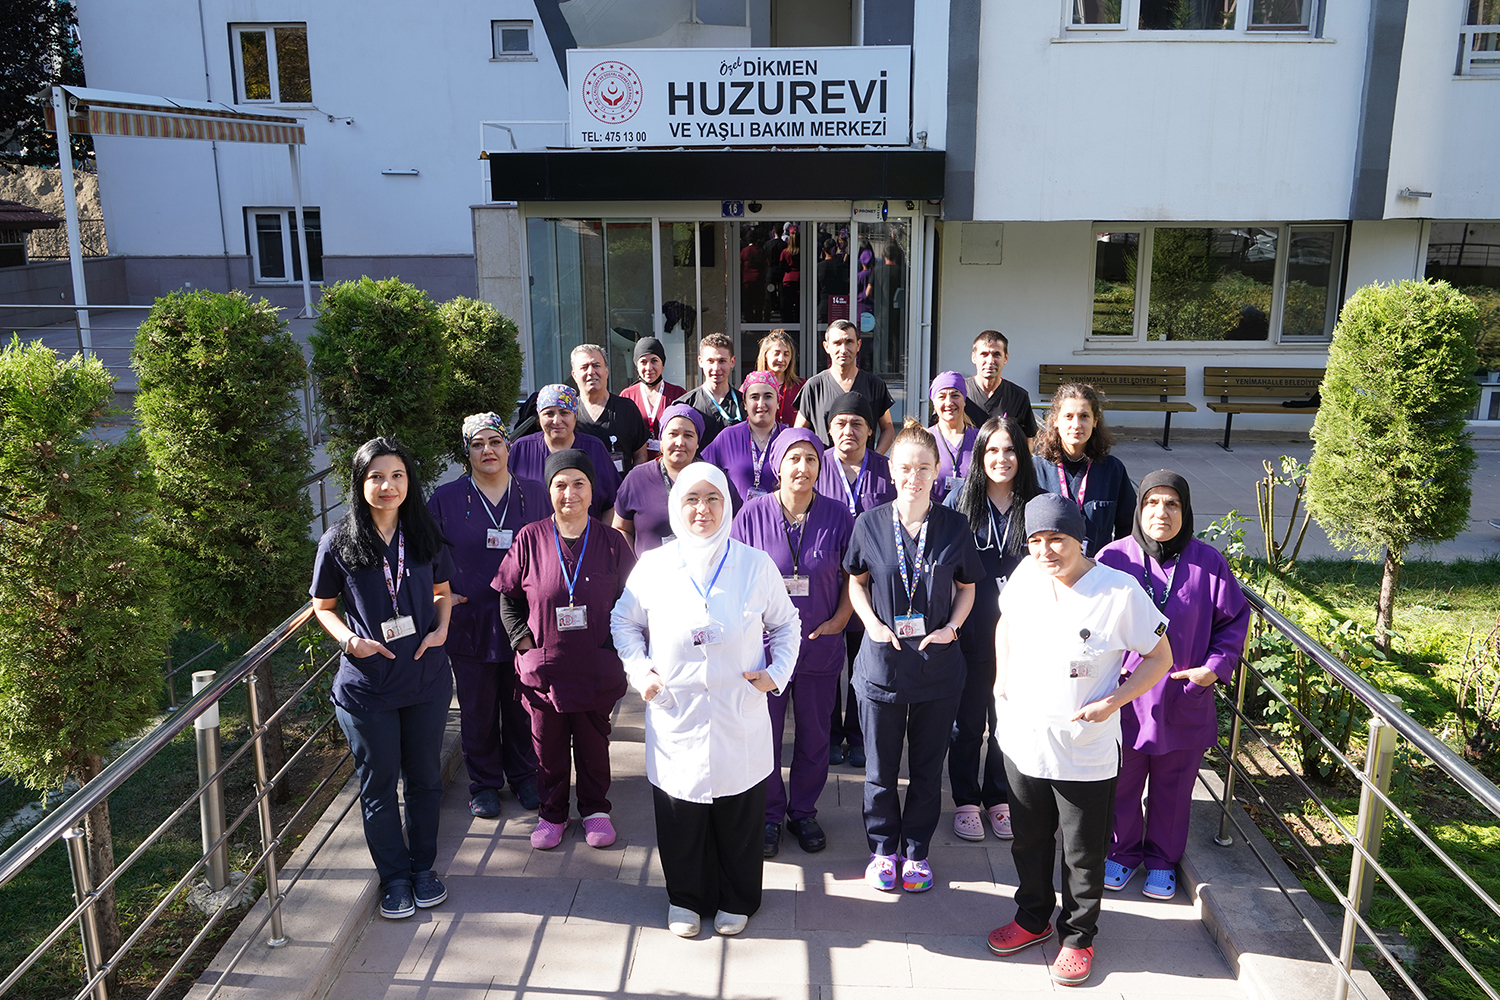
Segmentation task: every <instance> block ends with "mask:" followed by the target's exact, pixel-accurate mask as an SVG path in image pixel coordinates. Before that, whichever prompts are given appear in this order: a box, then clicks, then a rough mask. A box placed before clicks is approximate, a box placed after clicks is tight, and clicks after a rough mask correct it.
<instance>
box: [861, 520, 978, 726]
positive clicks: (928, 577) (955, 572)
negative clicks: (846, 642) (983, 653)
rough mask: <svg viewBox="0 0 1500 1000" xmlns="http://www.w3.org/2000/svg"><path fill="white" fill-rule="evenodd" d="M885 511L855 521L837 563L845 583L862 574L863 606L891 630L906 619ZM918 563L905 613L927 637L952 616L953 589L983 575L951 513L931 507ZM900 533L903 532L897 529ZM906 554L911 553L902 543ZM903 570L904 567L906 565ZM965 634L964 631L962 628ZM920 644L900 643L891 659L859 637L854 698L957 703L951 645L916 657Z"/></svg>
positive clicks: (956, 662)
mask: <svg viewBox="0 0 1500 1000" xmlns="http://www.w3.org/2000/svg"><path fill="white" fill-rule="evenodd" d="M893 506H894V505H893V504H889V503H886V504H881V505H880V506H879V507H875V508H873V509H871V510H867V511H865V512H864V513H863V514H861V515H859V518H858V519H857V520H856V521H855V522H854V537H853V539H852V540H851V541H850V542H849V551H848V553H847V554H846V555H845V556H844V569H845V571H846V572H848V573H849V575H850V576H857V575H859V574H861V573H869V574H870V578H869V580H868V581H867V583H868V585H869V588H870V603H871V605H872V606H873V607H874V609H875V614H876V617H878V618H879V619H880V620H881V621H882V622H884V623H885V624H886V626H887V627H888V628H892V629H894V627H895V617H896V615H905V614H907V613H908V611H907V604H906V590H905V588H904V587H903V586H902V583H901V571H900V569H899V568H898V567H897V565H896V559H897V554H896V536H895V532H894V531H893V530H892V526H891V508H892V507H893ZM927 517H928V526H927V548H926V557H925V558H926V562H927V564H928V566H927V567H926V568H924V570H923V573H922V575H921V581H920V583H918V584H916V593H915V594H914V595H913V599H912V605H911V613H913V614H919V615H922V616H923V618H924V619H925V620H924V624H925V625H926V626H927V631H928V632H935V631H937V630H938V629H939V628H941V627H942V626H944V625H947V624H948V619H949V617H950V616H951V615H952V611H953V584H954V583H955V582H957V583H970V584H972V583H977V582H978V581H979V578H980V576H981V575H982V574H983V572H984V570H983V568H982V567H981V565H980V562H979V554H978V553H977V552H976V551H975V550H974V536H973V535H972V534H970V532H969V522H968V519H967V518H965V517H964V516H963V515H962V514H960V513H959V512H958V511H956V510H951V509H949V508H947V507H942V506H939V505H937V504H933V505H932V507H931V508H930V510H929V512H928V515H927ZM902 530H903V531H904V530H905V529H902ZM906 544H907V547H908V548H907V551H908V552H913V551H914V541H913V539H912V536H909V535H908V536H907V542H906ZM907 565H908V568H909V567H910V563H909V562H908V564H907ZM965 627H967V626H965ZM921 641H922V640H921V639H903V640H901V649H900V651H899V652H898V651H897V650H896V649H894V648H892V646H891V644H890V643H889V642H881V643H876V642H872V641H871V639H870V636H869V633H868V632H867V633H865V637H864V641H863V642H862V643H861V644H860V647H859V655H858V656H856V657H855V660H854V687H855V690H856V691H857V692H858V693H859V696H860V697H862V698H870V699H872V700H874V701H883V702H893V703H897V704H906V703H910V702H918V701H935V700H937V699H939V698H951V697H957V696H958V695H959V694H960V693H962V691H963V686H964V670H965V667H964V657H963V652H962V651H961V650H960V648H959V644H958V643H957V642H947V643H931V644H929V645H928V647H927V648H926V649H925V650H918V649H917V646H918V645H919V644H920V643H921Z"/></svg>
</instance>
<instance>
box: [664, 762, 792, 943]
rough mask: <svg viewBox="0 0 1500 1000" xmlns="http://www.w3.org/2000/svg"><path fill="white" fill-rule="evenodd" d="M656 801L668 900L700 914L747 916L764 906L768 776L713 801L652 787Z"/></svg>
mask: <svg viewBox="0 0 1500 1000" xmlns="http://www.w3.org/2000/svg"><path fill="white" fill-rule="evenodd" d="M651 801H652V804H653V805H654V806H655V807H656V846H657V849H658V851H660V853H661V870H662V873H663V874H664V875H665V876H666V878H667V900H668V902H670V903H671V904H672V905H673V906H682V907H686V908H687V909H689V910H692V911H693V912H694V913H696V914H698V915H699V916H700V917H712V916H713V915H714V914H716V913H718V912H719V911H720V910H723V911H724V912H725V913H738V914H741V915H743V916H747V917H748V916H750V915H752V914H753V913H755V911H756V910H758V909H760V891H761V887H760V883H761V872H762V870H763V869H764V868H765V858H764V855H763V854H762V850H763V841H764V840H765V829H766V828H765V823H766V783H765V780H764V779H762V780H761V781H760V782H758V783H757V784H756V785H754V786H753V787H751V788H748V789H746V790H745V791H743V792H740V793H739V794H738V795H726V796H723V797H722V798H717V799H714V800H713V801H712V802H688V801H686V800H685V799H674V798H673V797H672V796H670V795H668V794H667V793H666V792H664V791H662V790H661V789H660V788H657V787H656V786H655V785H652V786H651Z"/></svg>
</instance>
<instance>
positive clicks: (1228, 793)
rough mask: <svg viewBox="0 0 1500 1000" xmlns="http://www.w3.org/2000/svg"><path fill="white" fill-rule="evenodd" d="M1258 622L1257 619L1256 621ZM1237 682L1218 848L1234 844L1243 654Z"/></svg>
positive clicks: (1237, 667) (1216, 838) (1216, 839)
mask: <svg viewBox="0 0 1500 1000" xmlns="http://www.w3.org/2000/svg"><path fill="white" fill-rule="evenodd" d="M1256 621H1257V622H1259V621H1260V619H1259V618H1257V619H1256ZM1234 671H1235V674H1236V675H1237V680H1236V683H1235V695H1234V719H1233V720H1231V721H1230V723H1229V759H1228V766H1227V767H1226V768H1225V769H1224V811H1223V812H1222V813H1220V814H1219V832H1218V834H1217V835H1215V836H1214V843H1215V844H1218V845H1219V846H1220V847H1230V846H1232V845H1233V844H1234V835H1233V834H1232V833H1230V832H1229V831H1230V826H1231V822H1230V819H1229V810H1230V809H1231V808H1233V806H1234V762H1235V758H1237V757H1238V756H1239V755H1240V717H1241V716H1242V715H1244V714H1245V678H1246V677H1248V676H1249V675H1250V671H1249V670H1248V669H1246V667H1245V657H1244V654H1243V653H1242V654H1240V661H1239V663H1237V664H1236V665H1235V668H1234Z"/></svg>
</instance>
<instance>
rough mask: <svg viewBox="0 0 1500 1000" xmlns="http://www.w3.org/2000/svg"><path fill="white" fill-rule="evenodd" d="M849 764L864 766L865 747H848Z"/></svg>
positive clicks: (851, 765)
mask: <svg viewBox="0 0 1500 1000" xmlns="http://www.w3.org/2000/svg"><path fill="white" fill-rule="evenodd" d="M849 766H850V767H864V766H865V748H864V747H855V746H851V747H850V748H849Z"/></svg>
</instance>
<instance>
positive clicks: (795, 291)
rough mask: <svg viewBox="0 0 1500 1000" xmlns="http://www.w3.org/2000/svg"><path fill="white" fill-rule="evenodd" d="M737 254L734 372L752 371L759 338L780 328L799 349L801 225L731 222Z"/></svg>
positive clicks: (802, 269) (800, 327) (800, 324)
mask: <svg viewBox="0 0 1500 1000" xmlns="http://www.w3.org/2000/svg"><path fill="white" fill-rule="evenodd" d="M734 228H735V229H736V231H737V232H736V237H737V238H736V240H735V242H736V244H737V248H736V250H737V253H738V255H739V259H738V260H737V261H736V262H735V263H736V264H737V265H738V271H739V275H738V280H737V281H736V282H735V287H736V290H737V292H738V302H739V304H738V310H737V318H738V320H739V322H738V324H737V326H738V331H736V332H731V331H725V332H726V333H730V335H731V336H736V333H737V336H736V340H735V342H736V344H737V345H738V347H737V349H736V357H737V358H738V360H739V370H740V373H741V374H740V377H741V378H743V377H744V375H743V373H745V372H749V371H753V370H754V368H755V358H756V354H757V352H758V351H759V348H760V339H761V338H762V337H764V336H765V335H766V332H767V331H768V330H776V329H781V330H785V331H786V332H787V333H788V334H789V335H790V336H791V338H792V340H793V341H795V342H796V343H797V345H798V353H799V354H801V353H803V351H802V313H803V301H802V299H803V295H804V288H803V286H804V284H805V283H804V281H803V276H804V275H806V274H807V270H806V268H805V267H804V257H805V253H804V242H803V241H804V233H805V231H806V228H807V224H806V223H804V222H792V221H788V220H780V221H771V220H767V221H765V222H759V221H757V222H741V223H738V224H737V225H736V226H735V227H734Z"/></svg>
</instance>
